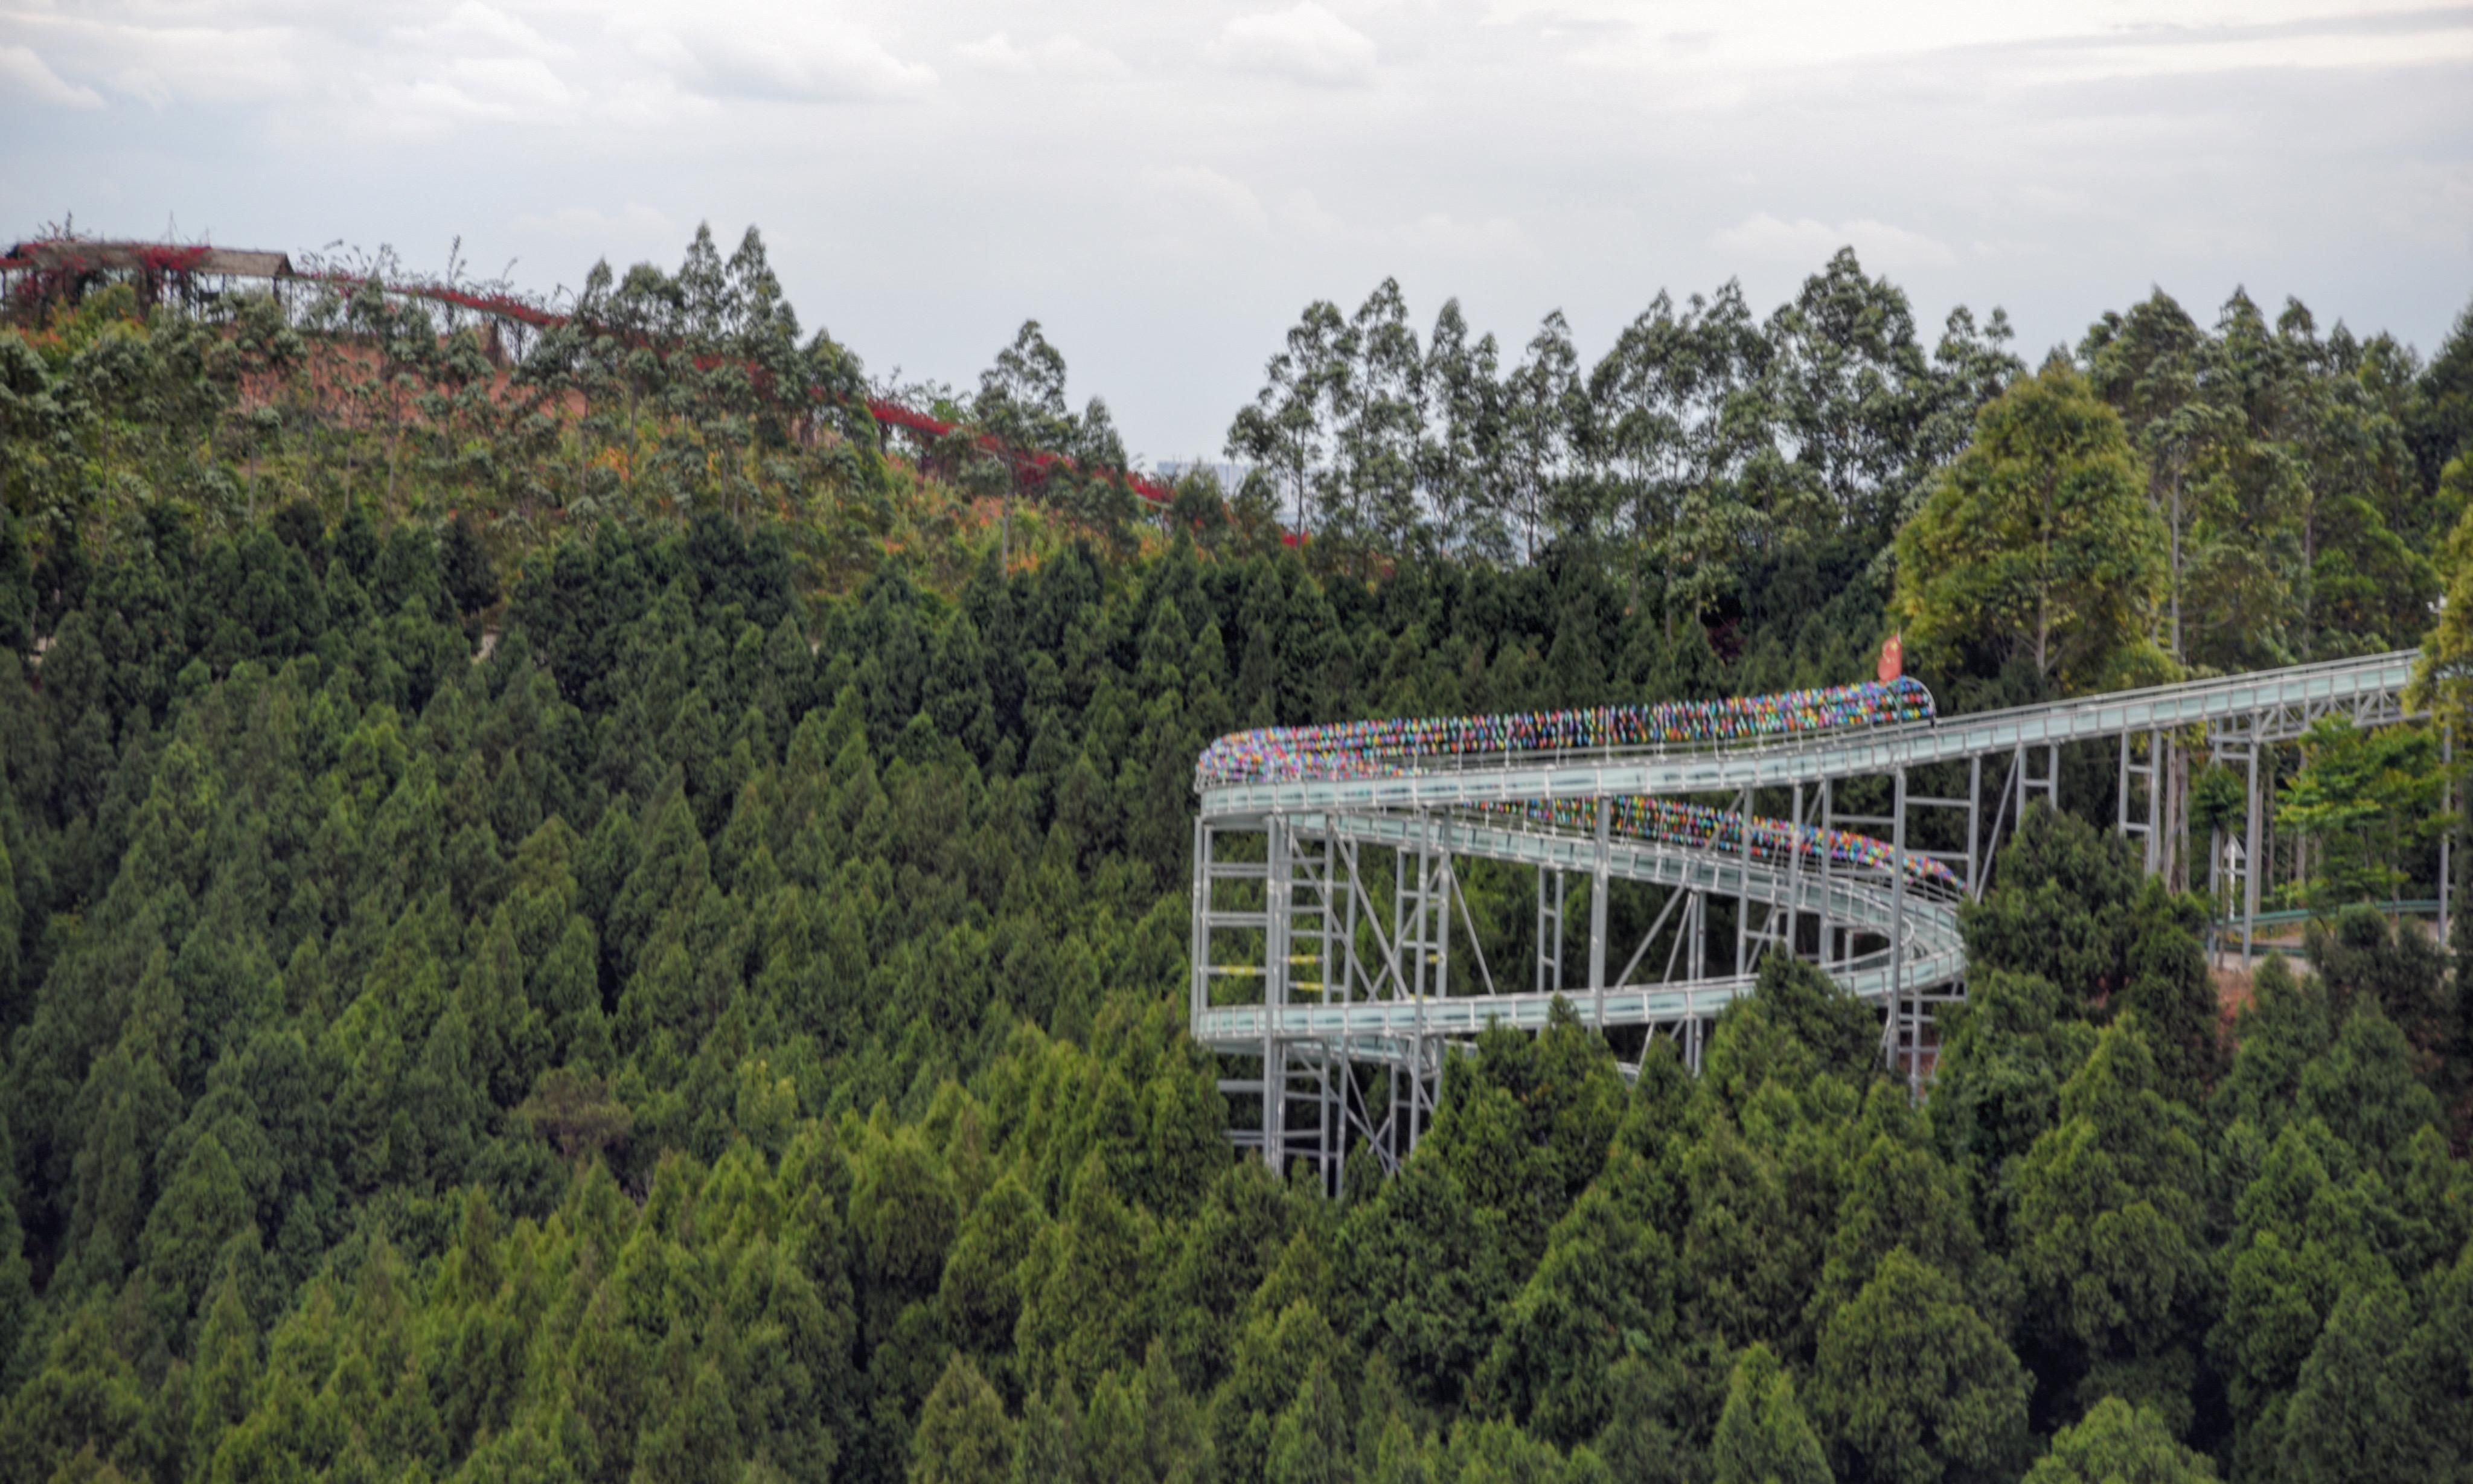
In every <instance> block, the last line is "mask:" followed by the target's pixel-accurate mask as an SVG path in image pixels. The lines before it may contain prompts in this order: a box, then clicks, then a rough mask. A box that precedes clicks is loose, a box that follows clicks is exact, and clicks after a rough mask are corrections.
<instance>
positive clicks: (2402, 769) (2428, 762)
mask: <svg viewBox="0 0 2473 1484" xmlns="http://www.w3.org/2000/svg"><path fill="white" fill-rule="evenodd" d="M2301 756H2302V766H2301V771H2300V772H2299V773H2297V774H2295V775H2294V776H2293V781H2292V782H2291V783H2290V784H2288V785H2287V786H2286V789H2285V793H2284V800H2283V802H2281V803H2280V804H2278V805H2277V807H2276V811H2275V819H2276V823H2277V824H2279V825H2282V826H2287V827H2289V828H2292V829H2294V830H2297V831H2299V832H2300V833H2301V835H2302V836H2303V840H2304V842H2305V844H2306V846H2307V847H2308V848H2309V849H2310V851H2311V854H2312V856H2313V857H2315V858H2314V859H2313V860H2312V862H2311V870H2310V876H2309V879H2308V880H2307V881H2305V882H2303V883H2301V884H2300V887H2299V891H2298V896H2299V898H2301V900H2302V901H2303V902H2304V904H2306V905H2308V906H2311V907H2315V908H2317V909H2319V910H2321V911H2332V910H2333V909H2334V908H2336V907H2338V906H2341V905H2342V904H2343V903H2345V902H2351V901H2380V900H2385V899H2386V898H2389V897H2392V896H2393V895H2395V889H2396V887H2397V886H2398V885H2399V884H2401V883H2402V882H2403V880H2404V875H2405V874H2404V872H2403V870H2402V869H2401V868H2400V866H2399V865H2398V859H2399V857H2400V856H2401V854H2402V852H2403V850H2404V849H2405V848H2406V847H2408V846H2410V845H2411V844H2412V843H2413V842H2414V841H2415V840H2417V839H2418V838H2419V837H2420V836H2421V835H2423V834H2424V833H2426V832H2427V830H2428V829H2429V827H2430V823H2431V820H2430V816H2431V813H2432V811H2433V809H2434V808H2436V806H2437V802H2438V792H2439V782H2440V779H2439V775H2438V746H2437V739H2436V738H2434V737H2433V736H2432V735H2431V733H2430V732H2429V731H2427V730H2423V729H2420V728H2413V727H2388V728H2381V729H2379V730H2375V731H2366V732H2365V731H2360V730H2355V729H2354V727H2353V725H2352V724H2351V723H2350V722H2348V721H2346V720H2344V719H2343V718H2341V717H2335V716H2331V717H2327V718H2325V719H2323V720H2321V721H2320V722H2318V723H2317V725H2316V726H2314V727H2312V728H2311V729H2310V732H2309V735H2307V736H2306V737H2304V738H2303V739H2302V744H2301Z"/></svg>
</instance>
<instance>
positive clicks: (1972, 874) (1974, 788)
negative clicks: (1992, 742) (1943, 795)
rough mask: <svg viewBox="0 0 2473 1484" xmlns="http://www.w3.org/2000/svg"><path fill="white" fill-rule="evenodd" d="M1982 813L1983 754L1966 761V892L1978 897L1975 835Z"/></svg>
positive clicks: (1978, 846)
mask: <svg viewBox="0 0 2473 1484" xmlns="http://www.w3.org/2000/svg"><path fill="white" fill-rule="evenodd" d="M1982 813H1983V754H1981V753H1978V754H1976V755H1974V756H1973V757H1970V758H1968V759H1967V760H1966V891H1967V892H1968V893H1969V894H1971V895H1979V896H1980V895H1981V893H1980V892H1978V891H1977V888H1978V887H1979V885H1980V884H1981V883H1980V882H1979V881H1978V879H1977V874H1976V867H1977V864H1978V852H1979V851H1980V850H1981V849H1982V845H1981V842H1980V841H1979V840H1978V838H1977V835H1978V831H1979V830H1980V829H1981V826H1982V818H1981V816H1982Z"/></svg>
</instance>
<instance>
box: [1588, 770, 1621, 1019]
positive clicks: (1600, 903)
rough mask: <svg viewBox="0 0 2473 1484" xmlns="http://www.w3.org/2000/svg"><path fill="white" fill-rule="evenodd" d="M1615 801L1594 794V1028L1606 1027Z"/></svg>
mask: <svg viewBox="0 0 2473 1484" xmlns="http://www.w3.org/2000/svg"><path fill="white" fill-rule="evenodd" d="M1614 827H1615V802H1614V800H1612V799H1611V798H1608V797H1607V796H1605V795H1603V794H1600V795H1598V796H1597V863H1596V867H1595V874H1593V875H1592V876H1591V878H1590V881H1589V991H1590V993H1592V994H1594V995H1595V996H1596V997H1597V1029H1598V1030H1599V1031H1601V1032H1602V1031H1603V1030H1604V1029H1605V1028H1606V887H1607V883H1608V881H1609V880H1611V879H1612V877H1611V874H1610V873H1611V871H1612V869H1613V865H1614Z"/></svg>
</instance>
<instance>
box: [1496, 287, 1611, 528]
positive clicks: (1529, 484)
mask: <svg viewBox="0 0 2473 1484" xmlns="http://www.w3.org/2000/svg"><path fill="white" fill-rule="evenodd" d="M1585 405H1586V404H1585V402H1584V401H1583V399H1582V396H1581V389H1580V373H1579V356H1578V354H1577V352H1575V351H1574V350H1573V348H1572V326H1571V324H1570V323H1568V322H1567V321H1565V320H1564V318H1563V311H1561V310H1560V309H1556V310H1552V311H1550V312H1549V313H1548V314H1547V316H1546V319H1545V322H1544V323H1541V324H1539V325H1538V326H1537V333H1536V334H1535V335H1533V336H1531V337H1530V338H1529V341H1528V348H1527V350H1526V352H1525V353H1524V354H1523V355H1522V356H1521V358H1520V365H1519V366H1518V367H1516V368H1515V369H1514V370H1513V371H1512V372H1511V374H1510V376H1508V377H1507V378H1505V380H1504V384H1503V440H1502V449H1503V454H1504V457H1503V459H1502V462H1501V469H1502V473H1503V476H1504V479H1503V483H1502V485H1501V488H1500V490H1499V492H1498V495H1497V497H1498V498H1499V499H1500V500H1501V502H1502V504H1503V507H1504V509H1505V510H1506V511H1507V512H1508V513H1509V514H1510V515H1512V517H1513V519H1514V520H1516V521H1517V522H1518V524H1519V526H1520V529H1521V533H1522V540H1521V556H1522V558H1523V559H1524V560H1526V561H1530V562H1533V561H1535V560H1536V559H1537V549H1538V544H1539V539H1540V536H1541V534H1543V535H1544V536H1546V537H1549V538H1551V537H1556V536H1572V537H1578V538H1580V539H1583V540H1585V539H1586V538H1587V537H1588V536H1589V535H1591V534H1593V533H1592V531H1591V527H1592V526H1594V524H1595V522H1594V519H1593V518H1592V515H1591V514H1590V513H1588V512H1585V511H1583V512H1578V513H1573V512H1557V511H1556V510H1555V508H1554V507H1555V503H1556V500H1557V496H1558V495H1559V494H1560V493H1561V492H1562V491H1563V490H1564V489H1565V488H1566V482H1567V481H1568V480H1570V479H1571V477H1572V474H1573V458H1572V455H1573V427H1574V424H1575V422H1576V421H1577V419H1579V418H1580V417H1581V416H1582V414H1583V410H1584V408H1585ZM1558 514H1559V515H1562V516H1563V517H1564V518H1563V520H1562V521H1560V522H1558V521H1557V520H1556V518H1555V517H1556V515H1558Z"/></svg>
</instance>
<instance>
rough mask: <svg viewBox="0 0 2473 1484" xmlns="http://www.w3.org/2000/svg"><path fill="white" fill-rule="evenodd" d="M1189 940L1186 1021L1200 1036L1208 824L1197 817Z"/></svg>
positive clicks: (1205, 997) (1207, 934)
mask: <svg viewBox="0 0 2473 1484" xmlns="http://www.w3.org/2000/svg"><path fill="white" fill-rule="evenodd" d="M1192 943H1193V946H1192V950H1191V952H1190V954H1189V955H1188V957H1189V959H1190V961H1191V964H1192V969H1193V976H1192V978H1193V982H1192V984H1191V985H1190V986H1189V989H1190V991H1191V994H1192V1000H1193V1006H1192V1011H1191V1013H1190V1014H1189V1015H1188V1017H1187V1018H1186V1022H1185V1023H1186V1025H1187V1026H1188V1028H1190V1029H1191V1030H1192V1032H1193V1033H1194V1034H1196V1035H1199V1034H1200V1033H1201V1029H1202V1013H1203V1012H1204V1011H1205V1010H1208V1009H1210V1008H1211V826H1209V825H1208V824H1206V823H1204V822H1203V821H1201V820H1199V819H1197V820H1195V821H1194V822H1193V939H1192Z"/></svg>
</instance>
